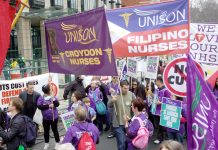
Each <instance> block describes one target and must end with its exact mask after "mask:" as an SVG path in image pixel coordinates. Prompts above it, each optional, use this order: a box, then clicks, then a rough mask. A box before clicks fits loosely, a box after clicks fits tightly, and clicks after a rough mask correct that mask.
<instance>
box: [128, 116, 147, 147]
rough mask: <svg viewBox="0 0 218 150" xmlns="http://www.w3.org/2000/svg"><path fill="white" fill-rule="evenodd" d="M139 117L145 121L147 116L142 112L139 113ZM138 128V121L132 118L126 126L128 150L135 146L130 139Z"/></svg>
mask: <svg viewBox="0 0 218 150" xmlns="http://www.w3.org/2000/svg"><path fill="white" fill-rule="evenodd" d="M138 117H139V118H141V119H142V121H144V122H147V120H148V119H147V116H146V115H145V114H144V113H141V114H140V115H139V116H138ZM139 128H140V123H139V121H138V120H137V119H132V121H131V122H130V123H129V126H128V128H127V142H128V150H134V149H136V147H134V146H133V144H132V140H133V139H134V138H135V137H136V136H137V132H138V130H139Z"/></svg>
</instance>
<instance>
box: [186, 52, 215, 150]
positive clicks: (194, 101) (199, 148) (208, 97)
mask: <svg viewBox="0 0 218 150" xmlns="http://www.w3.org/2000/svg"><path fill="white" fill-rule="evenodd" d="M187 66H188V70H187V71H188V72H187V75H188V76H187V105H188V110H187V112H188V122H187V123H188V140H187V141H188V149H189V150H217V149H218V137H217V135H218V123H217V122H218V109H217V108H218V102H217V101H216V99H215V97H214V96H213V94H212V93H211V90H210V89H209V87H208V86H207V83H206V82H205V81H204V79H203V78H202V76H201V74H200V72H199V71H198V69H197V67H196V65H195V63H194V61H193V60H192V59H191V57H190V55H189V56H188V63H187Z"/></svg>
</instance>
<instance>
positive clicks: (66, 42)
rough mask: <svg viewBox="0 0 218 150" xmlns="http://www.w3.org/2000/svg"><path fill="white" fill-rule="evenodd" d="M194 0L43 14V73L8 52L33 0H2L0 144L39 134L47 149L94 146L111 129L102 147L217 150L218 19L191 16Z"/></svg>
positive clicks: (21, 149) (9, 147)
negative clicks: (192, 18)
mask: <svg viewBox="0 0 218 150" xmlns="http://www.w3.org/2000/svg"><path fill="white" fill-rule="evenodd" d="M12 1H13V2H12ZM55 2H56V1H54V3H55ZM32 3H33V1H30V4H32ZM51 3H52V1H51ZM65 3H70V1H65ZM84 3H85V2H84V1H83V3H82V4H81V7H82V5H83V7H84ZM90 3H91V2H90ZM102 3H103V2H102ZM111 3H112V2H111ZM189 3H190V2H189V0H176V1H164V2H161V3H152V4H149V5H139V6H132V7H124V8H121V9H120V8H118V9H111V10H107V9H106V8H105V7H104V6H102V7H97V6H98V5H97V4H96V7H97V8H96V9H92V10H89V11H84V12H82V13H78V14H74V15H73V14H68V15H67V16H65V15H63V16H61V17H60V16H59V17H58V18H56V17H57V16H55V17H54V18H52V17H51V18H49V19H48V17H45V20H43V22H41V21H40V24H42V26H43V32H44V33H43V34H45V35H44V36H45V38H44V40H45V41H43V42H44V44H45V47H46V51H47V56H46V64H47V69H48V71H47V72H46V71H45V72H43V73H41V71H38V74H39V75H36V74H35V73H34V72H33V70H31V72H29V74H28V71H27V70H28V68H27V67H26V64H25V63H26V62H25V59H24V57H22V56H19V58H16V59H14V58H12V59H8V58H6V54H7V50H8V48H9V47H8V45H10V40H9V39H10V33H11V31H12V29H13V28H14V27H15V24H16V22H17V21H18V19H19V17H23V16H25V17H27V18H28V17H29V18H31V15H32V14H31V13H29V14H28V13H23V14H22V11H23V9H24V8H25V7H26V8H28V7H29V6H28V5H29V4H28V0H24V1H20V0H18V1H16V0H10V1H7V0H3V1H2V0H0V20H4V21H3V22H1V24H0V49H1V51H0V72H2V73H3V74H2V73H1V74H0V150H36V149H37V148H36V145H37V144H38V143H37V140H38V139H39V137H40V134H41V136H42V137H43V138H42V141H43V147H42V149H43V150H51V149H55V150H96V149H99V148H98V146H99V145H100V144H101V143H105V141H104V140H105V138H103V137H105V135H106V140H107V141H112V140H114V141H116V144H114V145H109V144H108V145H106V144H104V145H103V146H104V147H105V150H106V148H109V149H113V148H111V146H115V147H116V149H117V150H150V149H152V150H154V149H157V150H185V149H188V150H218V138H217V137H216V136H217V135H218V120H217V116H218V111H217V108H218V102H217V101H218V68H217V65H218V35H215V34H216V33H218V25H217V24H206V23H190V22H191V21H190V8H189ZM117 4H118V5H119V3H118V1H117ZM120 5H121V4H120ZM55 9H58V8H55ZM202 9H203V8H202ZM45 10H46V9H45ZM51 10H52V11H53V8H52V9H51ZM51 10H49V11H51ZM52 11H51V12H50V13H51V14H52ZM58 13H62V12H61V11H58ZM68 13H69V12H68ZM2 14H5V15H2ZM21 14H22V15H23V16H22V15H21ZM45 14H46V13H45ZM54 14H55V10H54ZM34 15H37V13H33V16H34ZM36 18H37V17H36ZM39 18H40V17H39ZM32 20H34V19H32ZM36 20H37V19H36ZM18 27H19V28H25V27H22V24H19V26H17V28H18ZM40 28H41V26H40ZM40 30H41V29H40ZM41 32H42V31H41ZM4 36H7V38H8V39H7V38H6V37H4ZM2 41H3V42H2ZM203 46H205V49H203V48H202V47H203ZM19 55H21V54H19ZM42 55H44V52H42ZM7 57H8V56H7ZM9 60H10V61H9ZM10 63H11V64H10ZM40 63H42V62H40V61H39V62H38V63H37V64H38V65H39V68H38V70H40ZM9 64H10V65H9ZM33 64H34V65H35V64H36V63H33ZM3 68H4V69H3ZM5 68H7V69H5ZM33 68H35V67H33ZM34 70H36V69H34ZM10 71H11V72H12V73H10ZM17 73H18V75H19V77H17ZM3 75H4V80H3V79H2V76H3ZM12 76H13V78H12ZM67 76H68V77H70V80H69V82H67V81H66V80H65V79H66V77H67ZM18 78H19V79H18ZM20 78H21V79H20ZM64 80H65V81H64ZM60 81H62V83H63V84H59V82H60ZM63 81H64V82H63ZM51 133H52V134H51ZM51 135H52V136H51ZM102 141H103V142H102ZM154 145H155V148H153V146H154ZM99 150H100V149H99Z"/></svg>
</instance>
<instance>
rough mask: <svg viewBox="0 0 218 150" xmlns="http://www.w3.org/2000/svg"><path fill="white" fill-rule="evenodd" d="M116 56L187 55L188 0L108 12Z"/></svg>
mask: <svg viewBox="0 0 218 150" xmlns="http://www.w3.org/2000/svg"><path fill="white" fill-rule="evenodd" d="M107 19H108V25H109V29H110V33H111V40H112V44H113V49H114V54H115V57H136V56H149V55H153V56H156V55H169V54H179V53H180V54H181V53H188V52H189V48H188V47H189V7H188V0H177V1H169V2H163V3H158V4H150V5H139V6H134V7H125V8H121V9H115V10H108V11H107Z"/></svg>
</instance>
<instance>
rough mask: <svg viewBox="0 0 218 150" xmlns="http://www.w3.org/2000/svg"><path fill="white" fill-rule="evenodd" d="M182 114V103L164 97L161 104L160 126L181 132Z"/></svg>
mask: <svg viewBox="0 0 218 150" xmlns="http://www.w3.org/2000/svg"><path fill="white" fill-rule="evenodd" d="M181 113H182V101H177V100H171V99H169V98H166V97H163V99H162V104H161V114H160V125H161V126H164V127H167V128H170V129H175V130H179V128H180V118H181Z"/></svg>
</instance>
